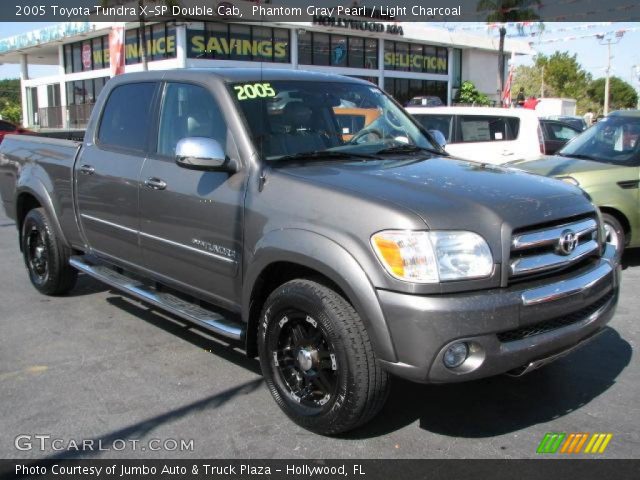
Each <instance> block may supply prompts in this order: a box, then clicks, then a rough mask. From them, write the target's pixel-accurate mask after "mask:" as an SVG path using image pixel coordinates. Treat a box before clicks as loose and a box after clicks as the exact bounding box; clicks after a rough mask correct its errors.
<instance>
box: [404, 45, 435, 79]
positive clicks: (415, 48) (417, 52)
mask: <svg viewBox="0 0 640 480" xmlns="http://www.w3.org/2000/svg"><path fill="white" fill-rule="evenodd" d="M427 48H430V47H425V50H426V49H427ZM409 52H410V54H411V56H410V57H409V59H410V60H411V61H410V62H409V70H411V71H412V72H422V71H423V63H422V62H421V61H420V60H419V59H422V58H424V55H423V49H422V45H418V44H412V45H410V46H409Z"/></svg>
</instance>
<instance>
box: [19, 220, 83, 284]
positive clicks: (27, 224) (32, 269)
mask: <svg viewBox="0 0 640 480" xmlns="http://www.w3.org/2000/svg"><path fill="white" fill-rule="evenodd" d="M20 242H21V246H22V254H23V257H24V263H25V265H26V267H27V270H28V271H29V280H31V283H32V284H33V286H34V287H36V289H37V290H38V291H39V292H40V293H43V294H45V295H62V294H64V293H67V292H68V291H69V290H71V289H72V288H73V286H74V285H75V283H76V280H77V278H78V272H77V270H75V269H74V268H73V267H71V266H70V265H69V255H70V252H69V249H67V248H66V247H65V246H64V245H63V244H62V242H61V241H60V239H58V238H57V237H56V234H55V231H54V229H53V227H52V226H51V222H50V221H49V217H48V216H47V214H46V212H45V211H44V209H43V208H34V209H33V210H31V211H29V213H27V216H26V217H25V219H24V222H23V223H22V233H21V236H20Z"/></svg>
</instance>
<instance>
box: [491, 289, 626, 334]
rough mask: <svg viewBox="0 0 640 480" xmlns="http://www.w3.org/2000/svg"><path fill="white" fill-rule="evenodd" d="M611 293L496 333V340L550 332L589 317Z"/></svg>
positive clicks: (603, 304)
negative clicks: (565, 312) (563, 312)
mask: <svg viewBox="0 0 640 480" xmlns="http://www.w3.org/2000/svg"><path fill="white" fill-rule="evenodd" d="M613 295H614V292H613V290H612V291H611V292H609V293H607V294H606V295H605V296H603V297H602V298H600V299H599V300H598V301H596V302H594V303H592V304H591V305H589V306H587V307H584V308H583V309H581V310H577V311H575V312H573V313H570V314H568V315H564V316H562V317H556V318H552V319H551V320H545V321H544V322H540V323H536V324H533V325H528V326H526V327H522V328H517V329H515V330H509V331H507V332H501V333H498V340H500V341H501V342H503V343H504V342H515V341H517V340H522V339H523V338H528V337H533V336H534V335H540V334H541V333H546V332H551V331H552V330H557V329H558V328H562V327H566V326H568V325H571V324H573V323H577V322H579V321H581V320H584V319H585V318H589V317H590V316H591V315H593V314H594V313H596V312H597V311H598V310H600V309H601V308H602V307H604V306H605V305H606V304H607V303H608V302H609V301H610V300H611V299H612V298H613Z"/></svg>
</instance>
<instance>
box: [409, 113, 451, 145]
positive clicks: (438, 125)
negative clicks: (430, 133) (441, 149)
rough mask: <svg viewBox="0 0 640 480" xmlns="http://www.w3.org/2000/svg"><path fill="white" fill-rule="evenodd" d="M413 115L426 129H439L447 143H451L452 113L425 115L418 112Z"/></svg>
mask: <svg viewBox="0 0 640 480" xmlns="http://www.w3.org/2000/svg"><path fill="white" fill-rule="evenodd" d="M413 116H414V118H415V119H416V120H418V123H420V124H421V125H422V126H423V127H424V128H425V129H426V130H439V131H440V132H441V133H442V134H443V135H444V138H445V139H446V140H447V143H451V132H452V125H453V122H452V120H453V115H431V114H427V115H425V114H419V113H418V114H414V115H413Z"/></svg>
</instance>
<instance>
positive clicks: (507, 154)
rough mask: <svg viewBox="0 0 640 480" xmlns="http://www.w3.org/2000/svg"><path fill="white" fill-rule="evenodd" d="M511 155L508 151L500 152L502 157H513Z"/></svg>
mask: <svg viewBox="0 0 640 480" xmlns="http://www.w3.org/2000/svg"><path fill="white" fill-rule="evenodd" d="M513 154H514V153H513V152H512V151H510V150H503V151H502V156H503V157H508V156H510V155H513Z"/></svg>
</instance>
